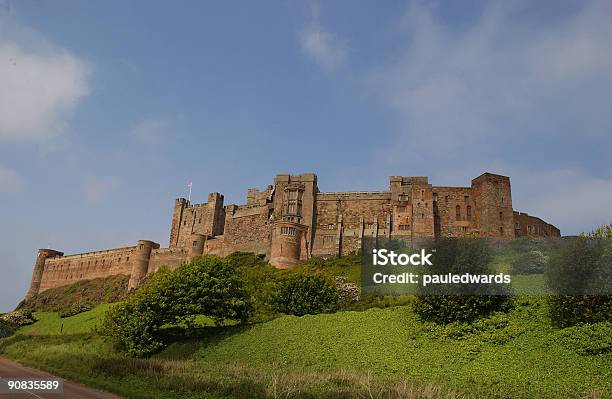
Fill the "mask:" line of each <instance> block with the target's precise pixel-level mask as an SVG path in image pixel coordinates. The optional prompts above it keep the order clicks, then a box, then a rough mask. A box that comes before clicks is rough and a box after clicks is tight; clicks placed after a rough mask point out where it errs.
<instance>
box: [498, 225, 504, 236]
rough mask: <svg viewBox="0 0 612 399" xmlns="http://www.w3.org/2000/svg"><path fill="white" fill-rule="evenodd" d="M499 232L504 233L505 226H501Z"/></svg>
mask: <svg viewBox="0 0 612 399" xmlns="http://www.w3.org/2000/svg"><path fill="white" fill-rule="evenodd" d="M499 234H500V235H502V236H503V235H504V228H503V227H500V228H499Z"/></svg>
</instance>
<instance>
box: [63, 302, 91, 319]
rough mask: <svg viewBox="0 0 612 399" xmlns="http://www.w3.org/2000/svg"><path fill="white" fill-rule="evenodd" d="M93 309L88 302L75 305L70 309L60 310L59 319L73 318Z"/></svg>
mask: <svg viewBox="0 0 612 399" xmlns="http://www.w3.org/2000/svg"><path fill="white" fill-rule="evenodd" d="M93 308H94V305H92V304H91V303H88V302H81V303H77V304H76V305H74V306H71V307H69V308H66V309H62V310H61V311H60V312H59V317H61V318H65V317H71V316H75V315H77V314H79V313H83V312H88V311H90V310H92V309H93Z"/></svg>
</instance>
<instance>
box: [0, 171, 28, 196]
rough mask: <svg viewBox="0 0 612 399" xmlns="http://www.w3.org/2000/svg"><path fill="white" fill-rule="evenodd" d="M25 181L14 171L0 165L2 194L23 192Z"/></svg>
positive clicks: (0, 188)
mask: <svg viewBox="0 0 612 399" xmlns="http://www.w3.org/2000/svg"><path fill="white" fill-rule="evenodd" d="M23 186H24V183H23V180H22V179H21V177H19V175H18V174H17V172H15V171H14V170H13V169H9V168H6V167H4V166H2V165H0V192H3V193H12V192H18V191H21V190H23Z"/></svg>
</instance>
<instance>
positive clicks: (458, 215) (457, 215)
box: [455, 205, 461, 220]
mask: <svg viewBox="0 0 612 399" xmlns="http://www.w3.org/2000/svg"><path fill="white" fill-rule="evenodd" d="M455 219H456V220H461V206H459V205H457V206H456V207H455Z"/></svg>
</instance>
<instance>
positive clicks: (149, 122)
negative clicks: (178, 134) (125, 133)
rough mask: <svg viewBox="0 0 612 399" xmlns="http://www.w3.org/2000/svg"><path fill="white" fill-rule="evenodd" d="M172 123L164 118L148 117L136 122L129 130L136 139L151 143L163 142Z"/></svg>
mask: <svg viewBox="0 0 612 399" xmlns="http://www.w3.org/2000/svg"><path fill="white" fill-rule="evenodd" d="M169 130H170V123H169V121H168V120H166V119H162V118H148V119H143V120H142V121H140V122H138V123H137V124H135V125H134V126H133V127H132V128H131V129H130V131H129V134H130V136H131V137H133V138H134V139H135V140H137V141H139V142H141V143H144V144H149V145H155V144H159V143H161V142H162V141H163V140H164V138H166V137H167V135H168V133H169Z"/></svg>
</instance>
